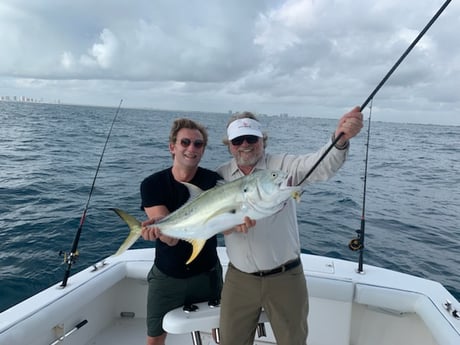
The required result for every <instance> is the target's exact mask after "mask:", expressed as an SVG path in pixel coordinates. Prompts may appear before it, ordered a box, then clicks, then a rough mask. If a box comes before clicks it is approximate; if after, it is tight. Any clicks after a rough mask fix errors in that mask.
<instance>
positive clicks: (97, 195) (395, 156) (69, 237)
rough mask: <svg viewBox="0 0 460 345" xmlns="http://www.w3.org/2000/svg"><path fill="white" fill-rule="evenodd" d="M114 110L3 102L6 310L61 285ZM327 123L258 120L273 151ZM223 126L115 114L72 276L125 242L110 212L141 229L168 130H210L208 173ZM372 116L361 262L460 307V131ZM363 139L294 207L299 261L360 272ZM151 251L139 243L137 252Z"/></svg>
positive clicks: (1, 214) (1, 294)
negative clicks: (438, 290)
mask: <svg viewBox="0 0 460 345" xmlns="http://www.w3.org/2000/svg"><path fill="white" fill-rule="evenodd" d="M351 106H352V105H350V108H351ZM115 113H116V107H114V108H104V107H91V106H73V105H62V104H61V105H58V104H32V103H14V102H0V311H2V310H4V309H6V308H8V307H10V306H12V305H13V304H16V303H18V302H20V301H22V300H24V299H26V298H28V297H30V296H31V295H33V294H35V293H37V292H38V291H40V290H42V289H44V288H46V287H48V286H49V285H51V284H54V283H57V282H59V281H61V280H62V278H63V275H64V271H65V268H66V266H65V265H63V258H62V257H61V256H59V252H60V251H65V252H69V251H70V249H71V245H72V241H73V239H74V236H75V232H76V230H77V228H78V225H79V222H80V218H81V216H82V213H83V210H84V208H85V204H86V202H87V200H88V195H89V192H90V189H91V184H92V181H93V178H94V175H95V172H96V167H97V165H98V162H99V160H100V157H101V153H102V149H103V147H104V143H105V141H106V138H107V134H108V131H109V129H110V125H111V123H112V119H113V118H114V116H115ZM364 114H365V117H366V118H367V117H368V114H367V113H366V112H365V113H364ZM329 115H330V116H329V117H331V119H321V118H307V117H279V116H261V118H260V119H261V121H262V122H263V123H264V125H265V129H266V131H267V132H268V135H269V140H268V147H267V151H269V152H273V153H277V152H286V151H288V152H292V153H303V152H310V151H313V150H316V149H318V148H319V147H321V146H322V145H323V144H325V143H326V142H327V140H328V139H329V137H330V135H331V133H332V131H333V130H334V129H335V126H336V122H337V120H338V118H339V117H340V115H341V114H329ZM228 116H229V115H228V114H225V113H222V114H214V113H200V112H175V111H158V110H142V109H127V108H124V107H122V108H121V110H120V113H119V115H118V118H117V120H116V122H115V123H114V127H113V130H112V134H111V137H110V139H109V141H108V143H107V148H106V151H105V155H104V157H103V160H102V163H101V167H100V170H99V174H98V177H97V179H96V183H95V189H94V192H93V195H92V197H91V200H90V204H89V209H88V214H87V217H86V220H85V222H84V225H83V231H82V235H81V238H80V242H79V253H80V257H79V259H78V261H77V262H76V263H75V265H74V266H73V268H72V273H76V272H78V271H80V270H82V269H84V268H85V267H87V266H88V265H90V264H93V263H95V262H97V261H99V260H101V259H103V258H104V257H106V256H109V255H111V254H113V253H114V252H115V251H116V249H117V248H118V246H119V245H120V244H121V242H122V241H123V240H124V238H125V236H126V235H127V233H128V228H127V227H126V226H125V225H124V224H123V223H122V222H121V221H120V220H119V218H118V217H117V216H116V215H115V214H114V213H113V212H112V211H110V210H109V208H110V207H118V208H122V209H125V210H127V211H129V212H130V213H132V214H134V215H135V216H137V217H138V218H140V219H144V218H145V216H144V214H143V213H142V212H141V210H140V207H139V206H140V196H139V184H140V182H141V181H142V179H143V178H144V177H146V176H147V175H149V174H151V173H152V172H154V171H157V170H159V169H163V168H166V167H168V166H170V164H171V157H170V154H169V150H168V144H167V142H168V134H169V129H170V126H171V123H172V121H173V120H174V119H175V118H176V117H189V118H192V119H195V120H197V121H199V122H201V123H203V124H205V125H206V126H207V128H208V131H209V134H210V142H209V145H208V147H207V149H206V154H205V157H204V159H203V160H202V166H204V167H207V168H211V169H213V168H215V167H217V166H218V165H219V164H221V163H223V162H224V161H226V160H228V159H229V158H230V155H229V153H228V151H227V149H226V147H225V146H224V145H223V144H222V137H223V135H224V129H225V125H226V123H227V120H228ZM378 116H379V114H378V113H374V114H373V115H372V117H373V120H372V124H371V135H370V143H369V166H368V176H367V193H366V204H365V205H366V208H365V211H366V212H365V219H366V250H365V252H364V262H365V263H367V264H372V265H377V266H382V267H386V268H390V269H395V270H399V271H402V272H406V273H410V274H414V275H417V276H420V277H425V278H429V279H433V280H437V281H439V282H441V283H442V284H443V285H444V286H446V287H447V289H448V290H449V291H450V292H451V293H452V294H454V296H455V297H456V298H457V299H460V274H459V273H460V271H459V267H460V216H459V214H460V150H459V147H460V127H458V126H437V125H421V124H401V123H385V122H381V121H379V119H378ZM366 122H367V121H366ZM366 135H367V123H366V124H365V128H364V129H363V131H362V132H361V133H360V134H359V136H357V137H356V138H354V139H353V140H352V145H351V150H350V155H349V159H348V161H347V162H346V164H345V165H344V166H343V168H342V169H341V170H340V171H339V173H338V174H337V175H336V176H335V177H334V178H333V179H332V180H330V181H328V182H324V183H319V184H315V185H311V186H308V187H306V189H305V193H304V194H303V195H302V201H301V202H300V204H299V205H298V216H299V223H300V231H301V242H302V247H303V250H304V251H306V252H308V253H313V254H318V255H328V256H332V257H337V258H342V259H346V260H351V261H357V257H358V255H357V253H356V252H352V251H350V250H349V249H348V243H349V241H350V240H351V239H352V238H353V237H355V236H356V230H357V229H359V227H360V222H361V220H360V219H361V213H362V206H363V175H364V158H365V149H366V144H365V143H366ZM221 243H223V242H222V240H221ZM151 245H152V243H148V242H145V241H143V240H139V241H138V242H137V243H136V244H135V246H134V247H135V248H136V247H137V248H139V247H146V246H151Z"/></svg>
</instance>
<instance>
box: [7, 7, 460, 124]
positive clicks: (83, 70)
mask: <svg viewBox="0 0 460 345" xmlns="http://www.w3.org/2000/svg"><path fill="white" fill-rule="evenodd" d="M441 4H442V2H439V3H438V2H433V1H432V0H408V1H405V2H400V1H395V0H386V1H379V2H369V1H364V0H359V1H358V0H353V1H352V0H342V1H338V0H322V1H313V0H285V1H276V0H269V1H263V0H257V1H243V0H237V1H224V0H219V1H211V2H210V1H205V0H200V1H179V0H172V1H171V0H159V1H147V0H140V1H135V2H130V3H128V2H125V1H121V0H120V1H110V0H102V1H97V2H94V1H89V0H81V1H78V2H67V1H59V0H35V1H32V2H31V1H26V0H3V1H2V3H1V4H0V42H1V43H0V44H1V46H2V54H1V55H0V95H10V96H12V95H26V96H28V97H33V98H37V99H43V100H45V101H52V100H55V99H60V100H61V101H62V102H69V103H84V104H95V105H112V106H113V105H116V104H117V103H118V100H119V99H120V98H123V99H126V102H125V104H126V105H127V106H128V105H129V106H131V107H153V108H162V109H177V110H201V111H220V112H226V111H227V110H229V109H233V110H245V109H249V110H252V111H256V112H261V113H268V114H277V113H289V114H291V115H306V116H324V117H339V116H340V115H341V114H342V113H343V112H344V111H346V110H347V109H349V108H351V107H352V106H354V105H360V104H361V103H362V102H363V101H364V100H365V99H366V98H367V96H368V95H369V94H370V92H371V91H372V90H373V89H374V87H375V86H376V85H377V84H378V83H379V82H380V80H381V79H382V77H383V76H384V75H385V74H386V73H387V71H388V70H389V69H390V68H391V66H392V65H393V64H394V63H395V62H396V60H397V59H398V58H399V56H400V55H401V54H402V52H403V51H404V50H405V49H406V48H407V47H408V46H409V44H410V42H411V41H412V40H413V39H414V38H415V36H416V35H417V34H418V32H419V31H420V30H421V29H422V28H423V27H424V26H425V25H426V23H427V22H428V21H429V19H430V18H431V17H432V16H433V14H434V13H435V12H436V11H437V9H438V8H439V7H440V6H441ZM459 24H460V5H459V4H458V3H457V2H455V1H453V2H452V3H451V4H450V5H449V6H448V8H447V9H446V11H445V13H444V14H443V15H442V16H441V17H440V18H439V19H438V21H437V22H436V23H435V24H434V26H433V27H432V28H431V29H430V30H429V31H428V33H427V34H426V35H425V37H424V38H423V39H422V40H421V41H420V42H419V44H418V45H417V46H416V47H415V48H414V50H413V51H412V52H411V54H410V55H409V56H408V57H407V59H406V61H404V62H403V64H402V65H401V66H400V67H399V68H398V70H397V71H396V72H395V74H394V75H393V76H392V77H391V78H390V79H389V80H388V82H387V84H386V85H385V86H384V87H383V88H382V90H381V91H380V92H379V93H378V95H377V97H376V99H375V101H374V104H375V105H376V109H380V111H379V112H380V113H379V114H377V113H376V114H375V115H373V116H374V118H378V119H380V120H383V121H410V122H414V121H415V122H422V123H445V124H457V125H459V124H460V120H459V118H460V116H458V113H459V109H460V96H459V95H458V92H455V90H457V89H458V88H459V85H458V83H459V80H460V78H459V77H460V75H459V74H460V51H459V50H460V45H459V44H458V43H459V42H458V34H457V31H458V30H455V29H454V28H456V27H458V26H459ZM377 105H378V107H377Z"/></svg>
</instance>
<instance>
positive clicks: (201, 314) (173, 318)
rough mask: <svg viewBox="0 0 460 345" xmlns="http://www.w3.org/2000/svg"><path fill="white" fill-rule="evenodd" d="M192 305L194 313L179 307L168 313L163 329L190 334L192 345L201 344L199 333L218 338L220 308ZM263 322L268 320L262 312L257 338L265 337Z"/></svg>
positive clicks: (198, 304) (164, 319) (201, 304)
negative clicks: (211, 333) (195, 307)
mask: <svg viewBox="0 0 460 345" xmlns="http://www.w3.org/2000/svg"><path fill="white" fill-rule="evenodd" d="M194 305H196V306H197V307H198V309H196V310H195V311H191V312H186V311H184V310H183V308H182V307H180V308H176V309H174V310H171V311H170V312H168V313H167V314H166V315H165V317H164V318H163V329H164V330H165V331H166V332H168V333H171V334H184V333H191V335H192V340H193V344H194V345H200V344H201V338H200V331H207V332H210V331H211V332H213V333H217V338H218V328H219V317H220V307H210V306H209V305H208V303H207V302H202V303H195V304H194ZM265 322H268V318H267V315H266V314H265V312H264V311H262V313H261V314H260V317H259V327H258V334H259V336H264V335H265V334H264V333H265V332H264V327H263V323H265ZM215 337H216V335H215Z"/></svg>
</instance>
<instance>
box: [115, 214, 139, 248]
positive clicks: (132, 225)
mask: <svg viewBox="0 0 460 345" xmlns="http://www.w3.org/2000/svg"><path fill="white" fill-rule="evenodd" d="M111 210H112V211H114V212H115V213H116V214H118V216H119V217H120V218H121V219H123V221H124V222H125V223H126V224H128V227H129V230H130V232H129V235H128V237H126V239H125V241H124V242H123V244H122V245H121V246H120V248H118V250H117V252H116V253H115V254H114V256H117V255H120V254H122V253H124V252H125V251H126V250H128V249H129V248H130V247H131V246H132V245H133V244H134V242H136V241H137V239H138V238H139V237H140V235H141V231H142V225H141V222H140V221H138V220H137V219H136V218H135V217H133V216H131V215H130V214H128V213H126V212H125V211H123V210H120V209H118V208H111Z"/></svg>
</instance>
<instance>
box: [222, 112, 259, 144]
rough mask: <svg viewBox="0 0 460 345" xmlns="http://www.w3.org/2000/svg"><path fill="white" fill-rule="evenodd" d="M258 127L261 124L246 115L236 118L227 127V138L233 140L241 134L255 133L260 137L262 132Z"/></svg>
mask: <svg viewBox="0 0 460 345" xmlns="http://www.w3.org/2000/svg"><path fill="white" fill-rule="evenodd" d="M260 127H261V125H260V123H259V121H256V120H253V119H250V118H247V117H246V118H243V119H237V120H235V121H233V122H232V123H230V125H229V126H228V128H227V136H228V140H233V139H235V138H237V137H241V136H242V135H255V136H257V137H260V138H262V137H263V134H262V130H261V128H260Z"/></svg>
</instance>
